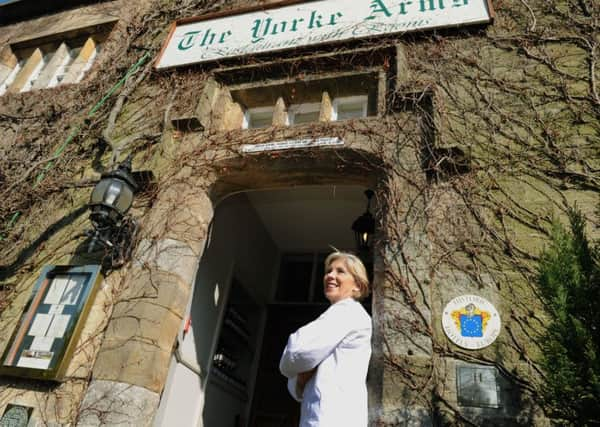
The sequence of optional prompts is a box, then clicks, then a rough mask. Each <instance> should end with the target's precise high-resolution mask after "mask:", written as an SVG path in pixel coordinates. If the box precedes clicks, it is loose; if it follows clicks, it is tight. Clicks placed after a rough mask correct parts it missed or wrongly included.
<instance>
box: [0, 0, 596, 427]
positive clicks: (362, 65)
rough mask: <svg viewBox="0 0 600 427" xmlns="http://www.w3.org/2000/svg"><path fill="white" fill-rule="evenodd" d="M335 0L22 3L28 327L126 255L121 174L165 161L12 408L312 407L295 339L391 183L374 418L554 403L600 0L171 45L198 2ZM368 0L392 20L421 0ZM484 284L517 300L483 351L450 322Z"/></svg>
mask: <svg viewBox="0 0 600 427" xmlns="http://www.w3.org/2000/svg"><path fill="white" fill-rule="evenodd" d="M321 3H327V2H314V1H312V2H311V1H308V2H304V3H303V2H290V1H287V2H272V1H251V0H248V1H226V0H224V1H218V2H205V1H200V2H193V1H181V2H169V1H153V0H145V1H137V2H124V1H121V0H117V1H104V2H87V1H81V2H78V1H73V2H69V3H65V4H64V5H62V6H61V7H56V8H55V9H52V10H48V9H47V8H45V6H44V9H41V7H42V6H39V5H37V6H36V5H35V4H33V2H29V1H28V0H20V1H17V2H13V3H10V4H6V5H2V4H0V19H2V20H1V21H0V22H1V24H0V25H1V27H0V84H2V86H0V93H1V94H2V95H1V96H0V136H1V139H0V140H1V141H2V143H1V146H0V162H1V163H0V184H1V187H2V188H1V189H0V191H1V192H2V197H3V199H4V200H5V203H4V206H3V207H2V208H1V210H0V219H1V220H2V223H3V225H2V231H1V233H2V236H1V237H2V247H1V248H0V251H1V253H2V256H1V257H0V259H1V260H2V261H0V264H1V265H0V281H1V282H0V283H2V289H1V292H2V305H1V307H2V314H1V317H0V322H1V323H2V328H3V330H5V331H6V333H5V334H3V335H2V338H1V340H0V342H1V347H0V348H1V349H2V351H3V352H5V351H6V350H7V348H9V346H10V345H11V342H13V340H14V333H13V331H15V330H17V328H18V326H19V325H20V324H21V323H22V322H23V321H24V320H23V317H22V314H23V313H24V310H25V309H26V304H27V301H28V298H29V296H30V295H31V292H32V290H33V289H34V285H35V283H36V281H37V280H38V278H39V275H40V271H41V269H42V268H43V267H44V266H47V265H95V264H102V263H103V262H106V253H107V252H106V250H104V249H103V250H91V251H90V250H88V249H89V248H90V247H91V246H90V237H89V235H88V234H86V233H85V231H86V230H89V229H90V228H91V224H90V222H89V220H88V206H87V204H88V200H89V197H90V193H91V191H92V189H93V187H94V185H95V184H96V183H97V182H98V180H99V179H100V175H101V174H102V173H104V172H107V171H109V170H111V169H114V168H115V167H116V166H117V165H118V164H119V163H120V162H122V161H123V160H124V159H125V158H126V157H127V156H129V155H131V156H132V158H133V170H134V171H151V172H152V175H153V179H152V180H151V182H150V183H147V185H145V186H144V187H143V188H142V189H141V190H140V191H139V192H138V193H137V194H136V196H135V199H134V204H133V208H132V210H131V213H130V215H131V217H132V218H134V219H135V221H136V222H137V223H138V225H139V226H138V229H137V232H136V234H135V236H134V240H133V242H132V254H131V257H130V258H129V259H127V260H126V262H125V263H124V264H123V265H119V266H113V265H109V266H108V267H106V268H104V269H103V278H102V282H101V284H100V286H99V289H98V290H97V293H96V294H95V296H94V297H93V298H91V300H90V301H89V313H88V314H87V316H85V318H84V321H83V322H82V330H81V333H80V335H79V336H78V338H77V341H76V343H75V348H74V351H73V352H72V354H70V355H69V358H68V359H67V360H66V368H65V371H64V373H63V374H62V375H61V377H60V378H59V379H58V380H57V381H54V380H51V381H48V380H40V379H36V378H31V377H28V376H27V375H22V376H14V375H3V376H2V377H0V414H4V415H5V416H6V414H7V413H8V411H9V409H10V408H13V407H23V408H26V410H27V411H29V417H30V421H29V423H30V424H28V425H40V426H41V425H51V426H56V425H81V426H88V425H135V426H138V425H161V426H173V425H177V426H183V425H190V426H192V425H203V426H205V427H220V426H231V425H236V426H238V425H239V426H246V425H248V426H276V425H277V426H279V425H286V426H287V425H290V426H291V425H294V422H295V419H296V417H297V410H298V409H297V407H296V406H295V403H294V402H293V401H292V400H291V399H290V398H289V397H288V396H287V395H286V391H285V387H284V382H283V379H282V378H281V377H280V376H279V374H278V372H277V366H276V361H277V359H278V357H279V355H280V352H281V349H282V342H285V341H282V340H285V337H286V336H287V334H289V333H290V332H292V331H293V330H294V328H296V327H297V326H298V325H299V324H302V323H304V322H306V321H308V320H310V319H312V318H314V317H316V316H317V315H318V313H319V312H321V311H322V310H323V309H324V307H326V305H324V304H323V303H324V301H323V298H322V297H321V296H320V279H319V277H320V275H321V274H322V273H321V271H322V266H321V264H322V261H323V259H324V258H323V257H324V255H325V254H326V253H327V252H328V251H330V250H331V246H334V247H336V248H340V249H349V250H352V249H353V248H354V246H353V245H354V240H353V239H354V236H353V233H352V230H351V225H352V222H353V221H354V220H355V219H356V218H357V217H358V216H360V215H361V214H362V213H363V212H364V211H365V206H366V202H367V200H366V198H365V197H364V191H365V190H367V189H372V190H374V191H375V198H374V203H373V205H372V206H371V210H372V212H373V213H374V214H375V217H376V219H377V229H376V233H375V236H374V244H373V247H372V248H371V252H370V253H369V255H368V256H367V258H366V261H367V263H368V264H369V266H370V269H371V270H372V278H373V279H372V297H371V299H370V300H369V301H368V302H367V303H366V304H367V306H368V307H369V309H370V310H371V314H372V318H373V325H374V337H373V358H372V363H371V367H370V371H369V378H368V388H369V411H370V412H369V418H370V424H371V425H373V426H401V425H402V426H403V425H406V426H413V425H415V426H428V425H484V424H485V425H499V426H500V425H502V426H504V425H549V421H548V419H547V418H546V415H545V413H544V411H543V408H542V407H541V406H540V404H539V395H540V390H541V387H542V385H543V382H542V381H543V372H542V371H541V370H540V368H539V364H538V362H539V357H540V342H539V337H540V334H541V332H543V330H544V324H545V322H546V321H547V318H546V316H545V314H544V308H543V305H542V303H541V301H540V300H539V296H538V294H537V292H536V289H535V285H534V281H535V271H536V270H535V268H536V259H537V255H538V254H539V253H540V251H541V249H542V247H543V245H544V242H545V241H546V240H547V236H548V230H549V228H550V225H551V221H552V220H553V218H557V217H558V218H561V217H563V216H564V212H565V209H566V207H567V206H572V205H573V204H575V203H576V204H577V205H578V206H579V207H580V208H581V209H582V210H583V212H584V214H586V215H588V216H590V217H591V215H592V212H593V210H594V206H595V204H596V203H597V199H598V188H599V178H598V172H597V171H598V161H599V155H598V154H599V150H598V149H597V143H598V139H599V135H600V121H599V120H598V106H599V105H600V96H599V93H598V88H597V84H596V82H597V81H598V78H600V72H599V71H598V68H597V60H598V55H599V54H600V53H599V50H598V49H597V43H598V40H597V31H596V29H595V28H596V27H594V25H597V23H596V24H594V22H597V19H598V16H600V10H598V6H597V5H595V4H594V3H593V2H586V1H580V2H570V1H565V2H552V4H550V2H545V1H541V0H540V1H538V0H532V1H529V2H523V1H516V0H515V1H513V0H506V1H498V2H496V1H491V2H489V3H488V2H480V3H481V4H483V5H484V6H485V8H486V10H487V11H488V13H489V16H490V19H489V22H476V23H472V22H465V23H464V24H456V23H454V24H452V25H450V26H444V27H442V28H424V29H421V30H420V29H418V28H415V29H413V30H411V31H392V32H389V33H385V34H375V35H369V36H368V37H367V36H358V37H354V38H351V39H342V40H331V41H325V42H321V43H318V44H310V45H303V44H302V43H300V45H299V46H296V47H292V48H282V49H278V50H276V51H273V52H269V51H268V52H262V53H261V52H254V53H250V54H235V55H227V54H224V55H223V57H222V58H216V59H215V58H213V59H211V60H210V61H203V62H199V61H193V62H191V63H185V64H181V65H179V66H169V67H160V58H161V57H164V51H163V50H164V49H163V47H164V46H165V42H166V40H167V39H168V37H169V32H170V30H171V28H172V25H173V22H175V21H176V20H183V21H179V25H183V24H185V23H186V22H189V21H185V19H187V18H192V17H201V18H206V19H214V20H218V19H222V18H224V17H228V16H238V15H240V14H242V13H254V12H256V11H261V10H268V11H275V10H277V9H279V8H283V7H290V6H293V7H296V6H297V5H300V6H299V7H303V6H306V9H302V10H306V11H307V14H308V15H307V17H306V21H309V22H311V21H310V20H311V19H317V18H316V17H315V16H316V15H314V16H313V15H311V11H312V9H311V7H312V6H315V5H317V4H321ZM342 3H343V2H342ZM363 3H364V4H365V6H364V7H365V11H366V14H365V19H371V17H373V16H376V15H380V16H384V17H385V16H387V15H388V14H390V15H392V14H394V15H398V14H402V13H403V11H405V8H408V7H409V3H410V2H390V1H383V0H378V1H377V0H376V1H364V2H363ZM473 3H476V2H474V1H473V0H469V1H467V0H461V1H456V0H454V1H449V0H436V1H433V0H427V1H420V2H415V5H414V6H413V7H415V8H417V7H420V8H422V9H423V10H426V9H427V10H433V9H436V10H437V11H438V12H440V11H441V10H442V9H444V10H446V9H447V10H451V9H452V8H453V7H454V8H456V9H458V8H459V7H465V8H466V7H468V6H469V4H473ZM315 7H316V6H315ZM356 7H359V6H356ZM3 11H4V12H6V13H5V14H4V17H2V12H3ZM441 12H444V11H441ZM444 13H445V12H444ZM340 14H341V15H343V13H342V12H340ZM311 16H312V18H311ZM336 16H337V15H336ZM336 16H333V15H332V16H331V17H330V20H328V19H329V18H328V17H325V18H323V17H321V18H320V19H321V21H320V25H327V23H332V22H336V21H335V20H336V19H337V18H336ZM207 17H208V18H207ZM296 18H297V19H301V17H299V16H296ZM290 19H292V18H290ZM594 20H596V21H594ZM373 21H375V20H374V19H373ZM198 22H202V21H198ZM211 22H213V21H211ZM289 22H290V23H288V25H289V27H288V28H291V25H292V24H291V20H290V21H289ZM298 22H300V21H298ZM305 23H306V22H305ZM257 25H258V24H257ZM263 25H264V23H263ZM298 25H300V24H298ZM307 25H308V24H307ZM315 25H316V24H315ZM331 25H333V24H331ZM261 28H262V29H264V26H263V27H260V28H259V27H257V28H256V34H259V31H262V30H261ZM279 28H280V29H281V28H282V27H279ZM373 28H374V27H373ZM264 31H265V34H266V33H267V32H268V31H270V32H271V34H275V30H273V29H272V28H271V29H269V30H268V31H267V30H264ZM206 33H207V34H209V36H210V33H209V32H208V31H207V32H206ZM215 34H216V33H215ZM209 36H207V37H209ZM227 36H228V35H227V34H225V33H218V34H216V35H215V37H214V38H213V39H212V41H213V42H214V43H218V42H219V40H223V41H225V40H226V38H227ZM182 43H184V42H182ZM196 43H197V44H202V43H209V39H206V40H205V41H203V40H201V39H200V38H198V39H197V40H196ZM93 248H94V247H92V249H93ZM467 296H474V297H477V298H482V300H481V301H485V303H489V306H485V307H487V308H485V309H481V310H480V314H478V316H481V317H480V318H481V319H483V321H485V322H487V320H485V319H486V317H485V316H486V315H484V314H481V312H482V311H485V310H487V311H486V313H488V314H489V315H493V314H497V316H498V317H499V319H500V325H501V326H500V327H499V330H498V334H497V336H494V339H493V340H491V341H490V342H488V343H486V345H484V346H480V347H481V348H469V346H468V345H457V344H456V342H457V337H454V338H452V337H451V336H449V335H451V334H449V333H448V330H446V331H445V330H444V325H445V323H444V322H445V321H446V322H447V321H448V319H452V318H453V317H452V316H455V317H456V316H458V318H459V320H460V313H459V314H456V315H454V314H452V313H450V311H449V310H454V311H456V312H457V313H458V312H460V310H462V309H463V308H464V307H463V306H461V302H460V300H459V302H458V303H456V304H458V305H457V306H456V307H454V306H452V307H454V308H452V307H451V308H450V309H449V308H448V307H449V305H448V304H449V303H451V302H452V301H453V300H455V298H457V297H465V298H468V297H467ZM465 301H466V300H465ZM469 301H475V300H469ZM477 304H479V303H477ZM463 305H465V304H463ZM465 307H466V306H465ZM477 307H479V308H477ZM477 307H476V309H480V308H481V307H483V306H482V305H480V306H477ZM448 316H450V317H448ZM490 324H491V323H490ZM479 327H480V328H483V329H485V326H484V324H483V323H482V324H481V325H480V326H479ZM483 329H482V331H483ZM459 331H462V330H460V329H459ZM482 333H483V332H482ZM460 334H462V335H463V338H464V337H465V336H469V333H468V332H464V331H463V332H460ZM460 334H459V335H460ZM459 344H460V342H459ZM478 347H479V346H478Z"/></svg>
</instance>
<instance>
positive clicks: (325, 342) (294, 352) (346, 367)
mask: <svg viewBox="0 0 600 427" xmlns="http://www.w3.org/2000/svg"><path fill="white" fill-rule="evenodd" d="M323 291H324V293H325V297H326V298H327V299H328V300H329V302H330V303H331V306H329V308H328V309H327V310H326V311H325V312H324V313H323V314H321V316H319V317H318V318H317V319H316V320H314V321H312V322H310V323H308V324H307V325H305V326H303V327H301V328H300V329H298V330H297V331H296V332H294V333H293V334H291V335H290V337H289V339H288V342H287V346H286V347H285V350H284V351H283V355H282V356H281V361H280V363H279V370H280V371H281V373H282V374H283V375H284V376H285V377H287V378H288V390H289V392H290V394H291V395H292V397H294V399H296V400H297V401H299V402H301V410H300V427H366V425H367V421H368V414H367V386H366V377H367V370H368V366H369V359H370V357H371V330H372V327H371V318H370V317H369V315H368V314H367V312H366V311H365V309H364V308H363V306H362V305H361V304H360V303H359V302H358V301H359V300H361V299H363V298H365V297H366V296H367V295H368V294H369V279H368V277H367V271H366V269H365V266H364V265H363V263H362V262H361V261H360V259H359V258H358V257H357V256H355V255H352V254H350V253H345V252H333V253H331V254H330V255H329V256H328V257H327V259H326V260H325V275H324V277H323Z"/></svg>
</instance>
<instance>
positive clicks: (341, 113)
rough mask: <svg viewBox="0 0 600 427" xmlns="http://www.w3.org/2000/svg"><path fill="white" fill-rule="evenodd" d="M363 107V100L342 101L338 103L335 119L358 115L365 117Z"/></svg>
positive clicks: (351, 117)
mask: <svg viewBox="0 0 600 427" xmlns="http://www.w3.org/2000/svg"><path fill="white" fill-rule="evenodd" d="M365 116H366V114H365V109H364V103H363V102H352V103H347V104H346V103H342V104H340V105H338V110H337V119H338V120H347V119H355V118H359V117H365Z"/></svg>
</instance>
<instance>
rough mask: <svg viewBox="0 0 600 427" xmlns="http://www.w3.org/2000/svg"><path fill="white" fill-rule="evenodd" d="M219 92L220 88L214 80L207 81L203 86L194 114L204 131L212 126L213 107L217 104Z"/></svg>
mask: <svg viewBox="0 0 600 427" xmlns="http://www.w3.org/2000/svg"><path fill="white" fill-rule="evenodd" d="M220 92H221V87H220V85H219V83H217V82H216V80H214V79H209V80H207V81H206V83H205V84H204V88H203V89H202V93H201V95H200V101H198V106H197V107H196V111H195V114H196V117H198V120H199V121H200V123H201V124H202V126H204V128H205V129H209V128H210V127H211V126H212V115H213V107H214V106H215V103H216V102H217V98H218V97H219V94H220Z"/></svg>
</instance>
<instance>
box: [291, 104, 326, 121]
mask: <svg viewBox="0 0 600 427" xmlns="http://www.w3.org/2000/svg"><path fill="white" fill-rule="evenodd" d="M315 112H316V113H317V120H316V121H315V122H314V123H318V122H319V116H320V115H321V103H319V102H313V103H306V104H292V105H290V106H289V108H288V124H289V125H295V124H297V123H296V115H297V114H306V113H315ZM306 123H313V122H303V123H298V124H306Z"/></svg>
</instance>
